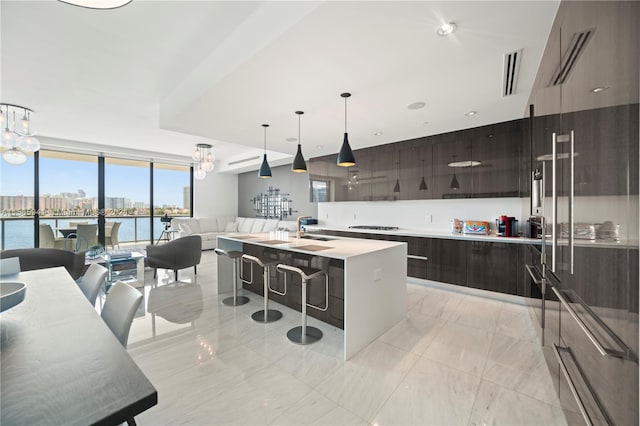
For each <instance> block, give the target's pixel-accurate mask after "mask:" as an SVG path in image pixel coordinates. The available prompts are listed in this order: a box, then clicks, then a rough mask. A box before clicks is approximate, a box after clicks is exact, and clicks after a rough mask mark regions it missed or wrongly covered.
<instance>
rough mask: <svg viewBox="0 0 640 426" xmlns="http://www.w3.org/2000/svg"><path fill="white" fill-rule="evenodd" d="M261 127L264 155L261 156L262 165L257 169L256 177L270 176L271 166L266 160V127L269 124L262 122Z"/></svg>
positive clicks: (264, 177)
mask: <svg viewBox="0 0 640 426" xmlns="http://www.w3.org/2000/svg"><path fill="white" fill-rule="evenodd" d="M262 127H264V157H262V165H261V166H260V170H259V171H258V177H261V178H263V179H266V178H270V177H271V167H269V162H268V161H267V127H269V125H268V124H263V125H262Z"/></svg>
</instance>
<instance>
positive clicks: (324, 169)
mask: <svg viewBox="0 0 640 426" xmlns="http://www.w3.org/2000/svg"><path fill="white" fill-rule="evenodd" d="M524 132H525V130H524V125H523V120H515V121H508V122H505V123H498V124H492V125H489V126H483V127H477V128H473V129H466V130H460V131H457V132H450V133H444V134H441V135H435V136H428V137H423V138H417V139H411V140H407V141H402V142H396V143H391V144H386V145H380V146H375V147H371V148H364V149H359V150H355V151H354V155H355V157H356V162H357V163H356V165H355V166H353V167H348V168H342V167H338V166H337V165H336V158H335V154H333V155H327V156H324V157H317V158H312V159H310V160H309V170H310V173H309V178H310V180H311V185H312V186H313V185H314V181H318V180H321V181H326V182H328V185H329V186H330V187H331V188H334V191H333V197H332V198H331V199H330V200H326V201H390V200H424V199H447V198H487V197H518V196H520V195H521V194H522V192H523V189H522V188H524V190H526V189H527V188H528V187H527V186H526V185H524V186H523V185H522V184H521V181H522V178H521V176H520V174H521V165H522V157H523V153H524V150H523V148H522V146H523V142H524V141H525V136H526V135H525V133H524ZM526 152H527V153H528V150H527V151H526ZM527 179H528V178H527ZM527 183H528V180H527Z"/></svg>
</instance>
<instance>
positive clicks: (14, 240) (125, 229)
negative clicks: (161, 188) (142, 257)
mask: <svg viewBox="0 0 640 426" xmlns="http://www.w3.org/2000/svg"><path fill="white" fill-rule="evenodd" d="M160 217H161V216H154V218H153V238H152V236H151V226H150V225H151V222H150V220H149V216H106V217H105V219H106V222H107V223H110V222H120V229H119V230H118V241H119V242H120V243H138V242H139V243H145V244H147V243H149V241H151V240H152V241H153V242H155V241H157V240H158V238H160V235H161V234H162V231H163V230H164V229H165V224H164V223H162V222H161V221H160ZM174 217H180V216H176V215H174ZM69 222H88V223H97V222H98V219H97V218H96V217H95V216H55V217H41V218H40V223H41V224H49V225H51V229H53V232H54V234H55V235H56V236H57V237H62V235H61V234H60V233H59V232H57V231H56V229H58V228H68V227H69ZM33 232H34V231H33V218H32V217H31V218H29V217H0V248H1V249H2V250H10V249H16V248H29V247H33V240H34V235H33Z"/></svg>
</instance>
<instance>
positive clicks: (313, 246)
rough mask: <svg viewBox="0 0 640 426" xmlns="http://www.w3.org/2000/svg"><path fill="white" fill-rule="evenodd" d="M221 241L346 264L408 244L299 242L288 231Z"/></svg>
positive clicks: (227, 236)
mask: <svg viewBox="0 0 640 426" xmlns="http://www.w3.org/2000/svg"><path fill="white" fill-rule="evenodd" d="M318 237H325V236H318ZM218 238H223V239H227V240H232V241H237V242H241V243H248V244H255V245H258V246H263V247H273V248H277V249H279V250H288V251H293V252H298V253H305V254H313V255H314V256H323V257H331V258H334V259H343V260H344V259H348V258H350V257H355V256H362V255H365V254H368V253H373V252H376V251H380V250H385V249H388V248H391V247H397V246H401V245H403V244H406V243H402V242H395V241H380V240H366V239H360V238H346V237H334V236H327V238H329V239H330V240H329V241H322V240H317V239H307V238H300V239H298V238H296V235H295V234H294V233H290V232H286V231H273V232H265V233H259V234H247V233H235V234H225V235H220V236H218ZM324 247H326V248H324Z"/></svg>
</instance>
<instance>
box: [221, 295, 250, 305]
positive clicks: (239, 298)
mask: <svg viewBox="0 0 640 426" xmlns="http://www.w3.org/2000/svg"><path fill="white" fill-rule="evenodd" d="M246 303H249V298H248V297H247V296H237V297H236V303H233V296H231V297H226V298H224V299H223V300H222V304H223V305H225V306H240V305H244V304H246Z"/></svg>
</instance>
